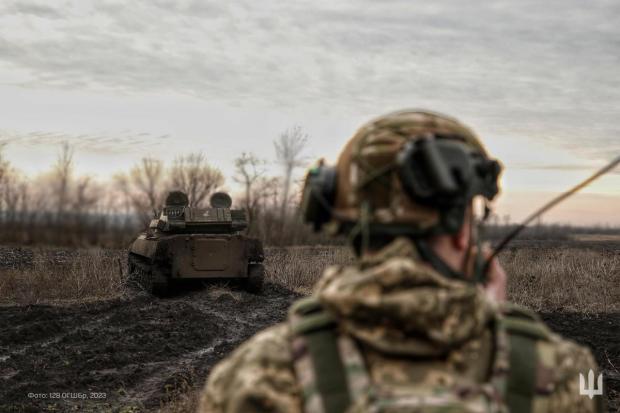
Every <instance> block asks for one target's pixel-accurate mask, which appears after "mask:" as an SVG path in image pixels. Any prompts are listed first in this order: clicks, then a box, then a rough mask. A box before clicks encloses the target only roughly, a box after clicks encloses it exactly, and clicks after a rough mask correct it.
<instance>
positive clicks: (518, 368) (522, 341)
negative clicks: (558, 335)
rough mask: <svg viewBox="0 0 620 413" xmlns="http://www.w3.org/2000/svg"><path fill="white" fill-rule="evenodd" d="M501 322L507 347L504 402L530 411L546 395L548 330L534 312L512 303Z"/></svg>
mask: <svg viewBox="0 0 620 413" xmlns="http://www.w3.org/2000/svg"><path fill="white" fill-rule="evenodd" d="M501 323H502V327H503V328H504V329H505V331H506V332H507V333H508V340H509V349H510V353H509V360H510V361H509V366H510V367H509V373H508V379H507V385H506V403H507V404H508V407H509V410H510V411H511V412H523V413H532V412H534V407H535V406H540V407H542V406H544V405H545V400H544V399H545V396H547V395H548V393H547V391H548V390H549V386H548V385H549V384H550V383H548V381H549V380H550V374H547V373H548V369H546V368H545V366H546V365H547V364H548V363H547V361H548V359H549V358H551V357H552V354H549V350H550V349H551V347H550V346H547V345H546V342H548V341H549V339H550V331H549V330H548V329H547V327H546V326H545V325H544V324H543V322H542V321H541V320H540V318H539V317H538V315H536V314H535V313H534V312H532V311H530V310H527V309H525V308H523V307H518V306H515V305H510V306H509V307H507V309H506V313H505V314H504V316H503V317H502V318H501ZM545 393H547V394H545Z"/></svg>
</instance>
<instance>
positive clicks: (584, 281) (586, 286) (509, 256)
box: [0, 246, 620, 313]
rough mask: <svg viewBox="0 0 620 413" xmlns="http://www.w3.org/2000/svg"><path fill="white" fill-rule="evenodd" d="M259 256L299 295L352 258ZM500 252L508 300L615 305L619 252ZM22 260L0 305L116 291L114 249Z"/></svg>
mask: <svg viewBox="0 0 620 413" xmlns="http://www.w3.org/2000/svg"><path fill="white" fill-rule="evenodd" d="M266 256H267V260H266V262H265V265H266V273H267V277H268V280H270V281H272V282H276V283H279V284H282V285H284V286H286V287H288V288H290V289H292V290H294V291H297V292H300V293H303V294H308V293H310V292H311V291H312V287H313V285H314V284H315V282H316V280H318V278H319V277H320V275H321V273H322V272H323V271H324V269H325V268H326V267H327V266H329V265H332V264H340V265H347V264H351V263H352V262H353V260H354V259H353V255H352V254H351V252H350V250H349V249H348V248H346V247H335V246H334V247H322V246H317V247H289V248H268V249H267V254H266ZM500 259H501V262H502V264H503V266H504V267H505V268H506V271H507V272H508V274H509V277H510V279H509V286H508V293H509V297H510V299H511V300H512V301H515V302H517V303H520V304H524V305H526V306H528V307H530V308H532V309H534V310H536V311H577V312H585V313H593V312H616V311H620V254H619V253H618V252H617V250H614V249H613V248H612V249H609V248H608V249H604V248H600V249H579V248H572V247H560V248H558V247H543V248H528V247H525V248H518V249H512V250H508V251H506V252H504V253H503V254H502V255H501V257H500ZM17 261H19V260H17ZM22 261H25V262H21V263H19V265H17V266H15V265H13V267H10V266H9V268H2V269H0V304H37V303H57V302H84V301H91V300H97V299H105V298H111V297H118V296H120V295H122V294H123V293H124V286H123V279H124V276H125V275H126V268H125V252H124V251H122V250H102V249H88V250H76V251H72V252H62V251H58V250H44V249H39V250H34V251H33V252H32V253H31V255H30V256H28V257H27V259H25V260H22ZM4 262H5V264H6V260H4ZM224 293H226V294H232V295H233V298H236V297H234V294H235V292H234V291H233V292H231V291H230V290H229V289H222V288H220V287H218V286H213V287H212V288H211V290H210V294H211V295H212V296H213V297H215V298H217V296H219V295H221V294H224Z"/></svg>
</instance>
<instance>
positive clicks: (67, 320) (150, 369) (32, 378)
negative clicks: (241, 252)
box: [0, 251, 620, 412]
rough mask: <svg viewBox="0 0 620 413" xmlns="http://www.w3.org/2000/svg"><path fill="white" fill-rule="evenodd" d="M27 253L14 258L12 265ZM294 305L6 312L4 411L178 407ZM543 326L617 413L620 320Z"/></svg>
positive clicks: (578, 318) (236, 300)
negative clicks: (589, 362)
mask: <svg viewBox="0 0 620 413" xmlns="http://www.w3.org/2000/svg"><path fill="white" fill-rule="evenodd" d="M24 254H25V255H28V254H29V253H28V252H24V251H21V252H16V253H15V255H16V257H14V258H15V262H19V261H21V262H23V259H24V258H23V257H20V256H22V255H24ZM28 256H30V255H28ZM53 256H54V257H56V258H54V259H55V260H57V261H58V262H60V263H61V264H62V262H64V261H65V260H66V257H65V255H63V254H54V255H53ZM5 262H6V261H5ZM112 262H114V261H112ZM298 296H299V294H297V293H295V292H292V291H290V290H288V289H286V288H284V287H282V286H281V285H280V284H274V283H269V284H267V288H266V291H265V292H264V294H263V295H261V296H256V295H251V294H248V293H245V292H243V291H236V290H234V289H233V290H230V289H228V288H222V287H211V288H206V289H194V290H193V291H189V292H186V293H180V294H177V295H176V296H173V297H169V298H165V299H156V298H152V297H149V296H145V295H126V296H124V298H114V299H107V300H97V301H91V302H80V303H73V304H67V303H63V304H61V305H3V306H0V412H44V411H50V412H64V411H117V412H141V411H157V410H158V409H160V408H161V407H166V406H170V404H171V403H170V402H172V405H174V403H175V402H176V401H177V400H179V399H180V398H181V397H183V395H185V394H188V393H191V392H193V391H195V390H196V389H198V388H199V387H200V386H201V385H202V384H203V382H204V380H205V378H206V377H207V375H208V373H209V371H210V369H211V368H212V366H213V365H214V364H215V363H216V362H217V361H218V360H219V359H221V358H222V357H224V356H225V355H226V354H228V353H229V352H230V351H231V350H232V349H234V348H235V347H236V346H237V345H238V344H239V343H240V342H242V341H243V340H244V339H246V338H248V337H249V336H251V335H252V334H254V333H255V332H256V331H257V330H259V329H262V328H264V327H266V326H268V325H271V324H273V323H276V322H278V321H280V320H282V319H284V317H285V316H286V311H287V308H288V306H289V305H290V303H291V302H292V301H293V300H295V299H296V298H297V297H298ZM543 318H544V319H545V320H546V321H547V322H548V323H549V324H550V326H551V327H552V328H553V329H554V330H556V331H558V332H560V333H562V334H564V335H566V336H568V337H571V338H573V339H575V340H576V341H578V342H580V343H583V344H586V345H589V346H590V347H591V348H592V349H593V350H594V352H595V355H596V358H597V360H598V362H599V363H600V365H601V366H603V367H604V373H605V378H606V386H607V395H608V398H609V400H610V411H618V410H619V409H620V404H618V400H619V392H620V372H619V368H620V340H619V335H618V332H619V331H620V314H618V313H617V312H607V313H600V314H596V313H590V314H587V315H586V314H581V313H574V312H573V313H571V312H562V313H548V312H547V313H544V314H543Z"/></svg>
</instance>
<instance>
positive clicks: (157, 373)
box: [0, 284, 297, 412]
mask: <svg viewBox="0 0 620 413" xmlns="http://www.w3.org/2000/svg"><path fill="white" fill-rule="evenodd" d="M296 297H297V295H296V294H294V293H291V292H290V291H288V290H286V289H284V288H282V287H279V286H276V285H271V284H268V285H266V288H265V292H264V293H263V294H262V295H252V294H248V293H245V292H242V291H232V292H227V290H225V289H224V290H222V289H211V290H209V289H208V290H201V291H192V292H188V293H186V294H184V295H180V296H176V297H172V298H166V299H157V298H153V297H147V296H143V295H138V296H135V297H132V298H129V299H116V300H110V301H103V302H96V303H89V304H81V305H70V306H45V305H33V306H15V307H0V411H15V412H18V411H19V412H21V411H24V412H30V411H32V412H38V411H42V410H43V409H46V410H47V409H49V408H50V406H51V407H52V408H56V409H57V410H56V411H67V410H70V409H77V410H79V411H110V410H112V411H118V410H120V409H121V408H123V409H125V410H128V409H131V408H133V409H134V410H133V411H148V410H153V409H155V408H157V407H159V406H160V405H161V404H162V403H165V402H167V401H168V400H170V399H173V398H174V397H175V396H176V395H178V394H179V393H181V392H185V391H187V390H188V389H190V388H195V387H199V386H201V385H202V384H203V382H204V380H205V379H206V377H207V374H208V372H209V370H210V369H211V368H212V367H213V365H214V364H215V363H216V362H217V361H218V360H220V359H221V358H222V357H224V356H225V355H226V354H228V353H229V352H230V351H232V350H233V349H234V348H235V347H236V346H237V345H238V344H239V343H240V342H242V341H243V340H245V339H247V338H248V337H250V336H251V335H253V334H254V333H255V332H256V331H258V330H260V329H262V328H264V327H266V326H269V325H272V324H274V323H276V322H278V321H281V320H282V319H283V318H284V317H285V315H286V311H287V309H288V307H289V305H290V303H291V302H292V301H293V300H294V299H295V298H296ZM54 392H58V393H68V392H73V393H85V394H88V393H90V392H98V393H106V395H107V398H106V399H105V400H76V399H65V400H50V399H32V398H28V393H39V394H49V393H54Z"/></svg>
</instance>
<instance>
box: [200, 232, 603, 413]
mask: <svg viewBox="0 0 620 413" xmlns="http://www.w3.org/2000/svg"><path fill="white" fill-rule="evenodd" d="M416 257H417V255H416V253H415V249H414V247H413V245H412V244H411V243H410V242H409V241H407V240H405V239H398V240H396V241H394V242H393V243H392V244H390V245H388V246H387V247H386V248H385V249H384V250H382V251H381V252H380V253H379V254H377V255H375V256H373V257H372V258H368V259H364V260H362V261H361V262H360V263H359V264H358V265H355V266H350V267H331V268H329V269H328V270H327V271H326V272H325V274H324V276H323V278H322V279H321V280H320V281H319V283H318V285H317V288H316V291H315V294H314V295H313V299H311V301H312V300H314V301H315V302H318V303H320V306H321V307H322V308H324V309H326V312H327V314H328V315H329V318H330V319H331V320H333V321H334V325H335V327H333V328H332V330H333V331H335V336H336V337H337V340H336V342H337V347H336V348H337V349H338V353H339V354H340V356H341V357H340V359H341V364H342V367H343V370H344V371H345V373H344V374H345V375H346V380H347V390H348V393H349V399H348V402H347V403H348V404H347V405H348V406H349V408H348V409H347V410H346V411H347V412H351V413H353V412H369V411H376V412H445V411H449V412H452V411H464V412H493V411H496V412H505V411H508V408H507V403H506V400H505V399H506V391H507V390H506V388H507V386H510V383H507V381H508V382H509V381H510V380H509V379H508V377H509V374H508V372H509V371H510V369H511V368H520V369H521V370H523V368H524V367H523V366H521V364H523V365H525V366H526V367H527V369H529V370H531V372H532V377H533V379H532V380H533V388H532V394H531V395H530V397H529V398H528V399H527V400H525V401H524V402H525V403H526V404H524V405H523V406H525V407H524V410H523V411H531V412H595V411H598V410H597V409H598V408H599V406H597V400H596V397H595V399H590V398H588V397H587V396H581V395H580V394H579V373H580V372H581V373H587V372H588V371H589V370H590V369H593V370H594V371H597V366H596V363H595V361H594V359H593V357H592V354H591V353H590V351H589V350H588V349H586V348H584V347H581V346H578V345H577V344H575V343H573V342H571V341H569V340H565V339H562V338H561V337H560V336H558V335H556V334H553V333H552V332H550V331H549V330H548V329H547V328H546V327H545V326H544V325H543V324H542V322H540V321H538V320H537V319H534V320H533V321H532V318H531V317H532V316H530V315H528V316H527V317H530V318H529V319H528V318H527V317H526V318H525V319H524V320H525V321H526V322H522V320H521V319H520V318H519V317H517V318H516V319H515V318H514V317H513V318H509V317H506V316H505V315H506V314H510V313H514V312H515V311H516V312H517V313H520V314H521V313H523V314H527V311H523V310H519V309H516V310H515V308H514V307H512V306H505V305H498V304H497V303H495V302H492V301H490V300H488V299H487V298H486V296H485V294H484V292H483V291H482V290H481V288H480V287H476V286H473V285H471V284H468V283H465V282H462V281H458V280H450V279H447V278H446V277H443V276H441V275H440V274H438V273H437V272H436V271H434V270H433V269H431V268H430V267H429V266H427V265H425V264H423V263H421V262H420V261H419V260H417V259H416ZM306 301H308V300H306ZM297 307H299V306H297ZM509 319H511V320H512V322H511V323H507V322H504V321H506V320H509ZM300 320H301V321H304V317H303V315H300V314H299V312H297V313H296V311H295V310H293V311H292V315H291V317H290V320H289V321H288V322H285V323H282V324H279V325H276V326H274V327H271V328H268V329H266V330H264V331H262V332H260V333H258V334H257V335H256V336H254V337H253V338H252V339H250V340H249V341H247V342H246V343H244V344H243V345H241V346H240V347H239V348H238V349H237V350H235V351H234V352H233V353H232V354H231V355H230V356H229V357H228V358H227V359H225V360H223V361H222V362H221V363H220V364H218V365H217V366H216V367H215V368H214V369H213V371H212V373H211V375H210V377H209V380H208V383H207V385H206V387H205V389H204V391H203V393H202V395H201V401H200V407H199V411H200V412H205V413H206V412H218V413H219V412H221V413H224V412H226V413H242V412H243V413H247V412H281V413H295V412H326V410H327V409H325V406H326V404H325V400H324V394H322V393H321V391H318V387H320V386H318V387H317V377H315V375H314V373H315V372H316V364H315V365H314V367H313V360H312V358H311V357H309V353H310V351H309V350H308V340H307V339H306V338H307V337H308V336H304V335H303V334H301V335H300V334H299V333H298V329H297V327H298V326H299V325H300V323H299V322H300ZM519 324H521V325H522V326H521V327H519ZM514 325H516V326H517V327H516V328H517V329H518V328H521V330H520V331H525V334H524V335H521V336H517V338H523V337H526V336H528V335H534V336H536V337H537V338H542V339H536V340H535V341H532V343H534V346H535V352H534V353H532V354H533V355H535V357H526V358H525V359H523V360H519V361H518V362H517V363H515V362H514V359H512V358H511V355H510V354H511V353H510V352H509V351H508V350H507V348H508V347H509V346H510V345H511V344H510V343H513V341H510V340H509V339H508V334H506V331H507V330H510V329H512V328H515V327H514ZM523 325H525V327H523ZM500 327H501V328H500ZM526 338H527V337H526ZM511 360H512V363H511ZM532 363H534V364H532ZM511 364H513V365H511ZM517 364H518V365H517ZM334 369H335V368H334ZM324 375H326V376H330V377H332V376H337V374H333V371H330V372H329V373H328V374H324ZM597 397H598V398H599V399H600V398H601V396H597ZM517 405H518V404H517ZM331 410H334V409H331ZM336 410H337V409H336ZM519 411H521V408H520V407H519Z"/></svg>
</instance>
